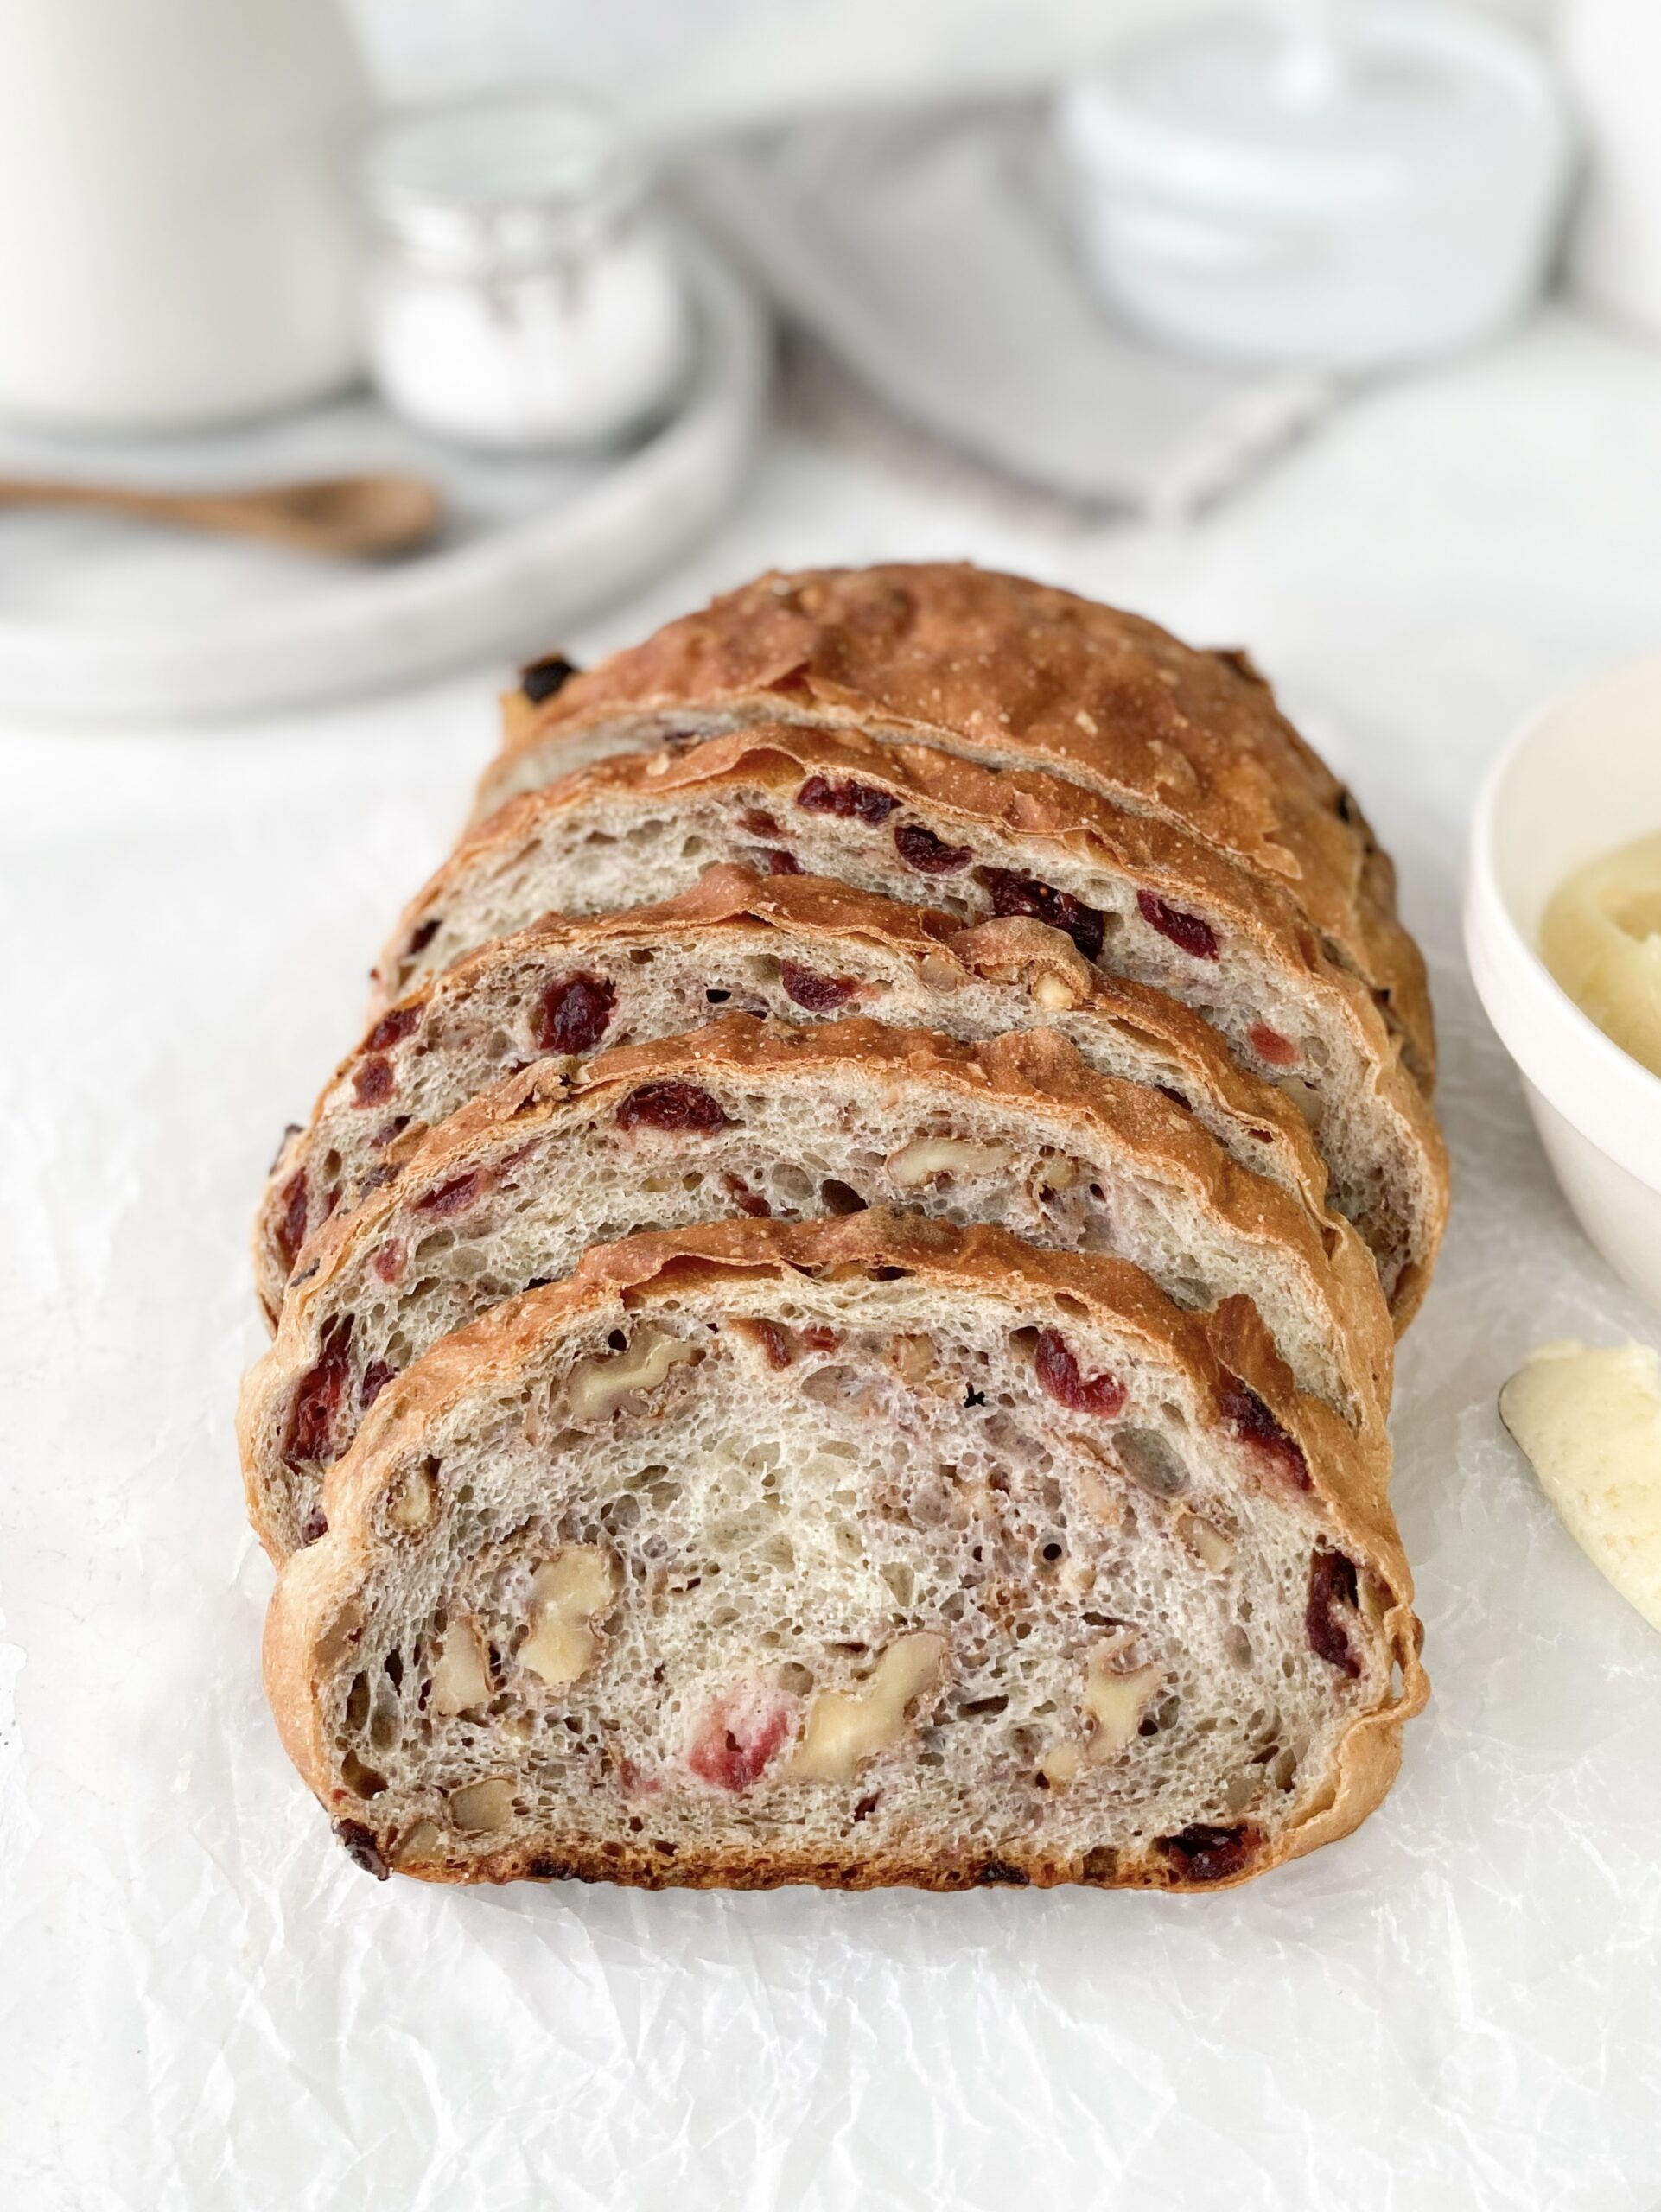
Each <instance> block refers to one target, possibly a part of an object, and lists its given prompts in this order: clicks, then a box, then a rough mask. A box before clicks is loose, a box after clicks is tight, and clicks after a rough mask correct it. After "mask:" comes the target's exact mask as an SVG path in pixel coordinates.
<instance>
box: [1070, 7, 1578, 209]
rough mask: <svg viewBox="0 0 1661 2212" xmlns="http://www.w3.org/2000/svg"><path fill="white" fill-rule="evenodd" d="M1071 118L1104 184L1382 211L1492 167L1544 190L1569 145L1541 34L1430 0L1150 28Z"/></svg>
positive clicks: (1098, 76)
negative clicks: (1535, 37)
mask: <svg viewBox="0 0 1661 2212" xmlns="http://www.w3.org/2000/svg"><path fill="white" fill-rule="evenodd" d="M1300 24H1301V26H1302V28H1301V29H1300V28H1299V27H1298V26H1299V25H1300ZM1058 124H1059V128H1060V131H1061V135H1062V138H1063V142H1064V143H1065V146H1066V150H1067V152H1068V153H1069V155H1070V156H1072V158H1073V160H1074V161H1075V162H1077V163H1078V164H1079V166H1080V167H1081V168H1085V169H1086V170H1088V171H1091V172H1093V173H1094V174H1095V175H1097V176H1098V177H1099V178H1100V180H1101V181H1103V182H1104V183H1108V182H1113V183H1117V184H1119V185H1122V186H1123V185H1136V186H1141V187H1143V188H1147V189H1149V190H1150V191H1154V192H1156V193H1158V194H1160V195H1161V197H1164V198H1168V199H1170V200H1177V201H1181V202H1183V203H1185V204H1187V205H1188V206H1191V207H1193V206H1206V207H1211V206H1222V205H1226V206H1227V207H1229V208H1230V209H1231V210H1232V211H1234V212H1243V211H1244V209H1245V208H1256V209H1258V210H1261V211H1263V212H1270V211H1273V212H1276V213H1295V214H1298V215H1308V213H1310V211H1311V210H1312V209H1319V210H1321V211H1323V213H1325V214H1327V215H1329V216H1330V215H1339V214H1342V213H1345V212H1346V211H1349V212H1354V211H1357V210H1359V209H1365V208H1369V207H1370V208H1372V209H1375V210H1376V209H1378V207H1380V205H1381V204H1383V203H1387V202H1389V201H1391V200H1415V199H1419V200H1422V199H1423V198H1426V197H1435V196H1436V195H1438V194H1442V193H1445V192H1447V191H1448V190H1450V189H1452V190H1458V189H1460V188H1461V186H1464V187H1466V188H1468V186H1469V184H1470V183H1471V182H1472V181H1474V180H1475V179H1477V178H1479V177H1480V178H1481V179H1482V180H1483V181H1484V182H1485V184H1486V187H1487V188H1490V189H1492V188H1496V187H1499V188H1503V185H1504V182H1505V178H1506V176H1507V175H1516V176H1517V177H1518V180H1519V181H1521V182H1523V183H1524V184H1533V183H1535V182H1537V179H1538V176H1539V173H1540V170H1541V168H1542V166H1543V165H1544V164H1549V163H1550V162H1556V161H1558V160H1560V159H1561V157H1562V143H1563V130H1562V119H1561V116H1560V113H1559V110H1558V106H1557V102H1556V97H1555V94H1554V92H1553V89H1552V86H1551V83H1550V78H1549V76H1548V73H1547V71H1546V68H1545V67H1544V65H1543V60H1542V59H1541V57H1540V56H1539V55H1538V54H1537V53H1536V52H1535V51H1534V50H1533V49H1532V48H1530V47H1529V45H1528V44H1527V43H1526V41H1524V40H1523V39H1521V38H1519V37H1518V36H1516V35H1514V34H1512V33H1511V32H1509V31H1507V30H1506V29H1504V28H1503V27H1502V26H1500V25H1499V24H1496V23H1492V22H1486V21H1485V20H1483V19H1482V18H1481V17H1480V16H1475V15H1471V14H1467V13H1464V12H1462V11H1461V10H1459V9H1457V8H1454V7H1447V6H1436V5H1424V4H1420V0H1359V3H1358V4H1352V5H1349V6H1344V7H1333V8H1332V9H1330V10H1322V11H1320V12H1319V13H1317V14H1316V15H1314V16H1311V14H1310V13H1309V11H1308V10H1299V11H1297V13H1296V14H1295V16H1288V15H1282V16H1279V17H1278V18H1277V17H1276V16H1273V15H1266V14H1259V15H1256V16H1246V15H1236V16H1225V17H1221V18H1218V17H1206V16H1201V17H1200V18H1198V19H1189V20H1187V21H1186V22H1183V23H1181V25H1180V26H1176V27H1166V28H1164V29H1157V30H1153V31H1149V32H1146V33H1143V34H1142V35H1140V36H1137V37H1134V38H1132V39H1130V40H1129V41H1126V43H1124V44H1123V46H1122V47H1120V48H1117V50H1116V51H1115V52H1114V53H1112V54H1111V55H1110V56H1109V58H1108V59H1107V60H1106V61H1105V62H1104V64H1102V65H1101V66H1100V67H1099V68H1098V70H1097V71H1096V72H1095V73H1093V74H1092V75H1091V76H1090V77H1089V78H1087V79H1085V80H1083V81H1082V82H1080V83H1079V84H1078V85H1075V86H1072V87H1070V88H1069V89H1068V91H1067V92H1065V93H1064V94H1063V96H1062V99H1061V101H1060V107H1059V111H1058Z"/></svg>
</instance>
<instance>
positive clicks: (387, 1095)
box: [254, 866, 1405, 1326]
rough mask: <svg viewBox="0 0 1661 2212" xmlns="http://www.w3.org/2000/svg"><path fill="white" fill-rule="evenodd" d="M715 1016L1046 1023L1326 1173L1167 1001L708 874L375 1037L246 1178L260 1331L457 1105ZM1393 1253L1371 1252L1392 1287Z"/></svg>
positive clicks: (1062, 967) (533, 947) (1024, 924)
mask: <svg viewBox="0 0 1661 2212" xmlns="http://www.w3.org/2000/svg"><path fill="white" fill-rule="evenodd" d="M721 1008H729V1009H732V1010H735V1011H739V1012H742V1013H749V1014H774V1015H778V1016H780V1017H781V1018H782V1019H784V1020H788V1021H791V1022H792V1023H801V1022H804V1021H811V1020H816V1019H827V1020H831V1019H837V1018H838V1017H841V1016H844V1015H848V1014H869V1015H872V1016H875V1017H876V1018H877V1019H879V1020H885V1021H888V1022H892V1023H894V1024H896V1025H898V1026H900V1027H907V1028H932V1029H936V1030H939V1031H940V1032H941V1033H943V1034H945V1035H946V1036H950V1037H958V1038H962V1039H966V1040H974V1039H986V1038H992V1037H1000V1036H1003V1035H1006V1034H1008V1033H1009V1032H1011V1031H1014V1030H1020V1029H1030V1028H1032V1027H1034V1025H1036V1024H1040V1023H1043V1024H1047V1025H1049V1026H1050V1027H1053V1028H1055V1029H1057V1030H1058V1031H1060V1033H1061V1034H1062V1035H1063V1036H1065V1037H1066V1038H1067V1039H1069V1040H1070V1041H1071V1042H1072V1044H1073V1045H1074V1046H1076V1047H1077V1048H1078V1050H1079V1052H1080V1053H1081V1054H1082V1055H1083V1056H1084V1058H1085V1059H1086V1060H1088V1061H1089V1063H1090V1064H1091V1066H1092V1067H1096V1068H1099V1069H1101V1070H1102V1071H1103V1072H1104V1073H1105V1074H1109V1075H1117V1076H1123V1077H1126V1078H1127V1079H1128V1080H1130V1081H1131V1082H1136V1083H1142V1084H1149V1085H1151V1086H1152V1087H1153V1088H1155V1089H1156V1090H1161V1091H1163V1092H1164V1093H1165V1094H1166V1095H1167V1096H1170V1097H1173V1098H1174V1099H1175V1100H1177V1101H1178V1103H1182V1104H1185V1105H1187V1108H1188V1109H1189V1110H1190V1111H1191V1112H1192V1113H1193V1116H1194V1118H1195V1119H1196V1120H1197V1121H1198V1122H1200V1126H1201V1128H1204V1129H1206V1130H1207V1131H1208V1132H1209V1133H1210V1134H1211V1135H1212V1136H1213V1137H1215V1138H1216V1140H1217V1141H1218V1142H1219V1144H1220V1145H1221V1146H1222V1147H1223V1148H1224V1150H1225V1152H1227V1153H1228V1154H1230V1155H1231V1157H1232V1158H1233V1159H1235V1160H1238V1161H1239V1162H1240V1163H1241V1165H1242V1166H1246V1167H1250V1168H1252V1169H1255V1170H1257V1171H1258V1172H1260V1173H1263V1174H1266V1175H1267V1176H1268V1177H1269V1178H1270V1180H1271V1181H1272V1182H1276V1183H1278V1184H1279V1185H1281V1186H1282V1189H1283V1190H1287V1191H1289V1192H1292V1193H1293V1195H1294V1196H1295V1197H1296V1198H1298V1199H1299V1200H1300V1201H1301V1203H1302V1204H1303V1205H1305V1206H1306V1207H1307V1208H1308V1210H1309V1211H1310V1212H1311V1213H1313V1214H1315V1215H1317V1216H1322V1217H1324V1215H1325V1211H1326V1186H1327V1171H1326V1169H1325V1167H1324V1166H1322V1165H1321V1158H1320V1155H1319V1154H1317V1152H1316V1151H1315V1148H1314V1142H1313V1141H1312V1140H1311V1137H1310V1135H1309V1130H1308V1123H1307V1122H1305V1121H1304V1119H1303V1116H1301V1114H1300V1113H1299V1112H1298V1110H1297V1109H1296V1108H1295V1106H1294V1105H1293V1103H1291V1101H1290V1100H1289V1099H1288V1098H1287V1097H1285V1096H1282V1093H1280V1092H1279V1091H1276V1090H1271V1089H1270V1087H1269V1086H1268V1084H1263V1083H1261V1082H1259V1081H1258V1080H1257V1078H1256V1077H1251V1076H1249V1075H1246V1074H1245V1073H1244V1071H1242V1070H1240V1069H1239V1068H1238V1067H1237V1066H1236V1065H1235V1063H1234V1061H1233V1059H1232V1058H1231V1056H1230V1054H1229V1052H1228V1051H1227V1049H1226V1048H1225V1046H1224V1044H1223V1041H1222V1039H1220V1038H1219V1036H1218V1035H1217V1033H1216V1032H1215V1031H1214V1030H1212V1028H1210V1027H1208V1026H1207V1024H1206V1023H1205V1022H1203V1021H1201V1020H1200V1019H1199V1018H1198V1016H1197V1015H1195V1014H1191V1013H1190V1012H1189V1011H1188V1009H1187V1007H1184V1006H1181V1005H1179V1004H1178V1003H1177V1001H1175V1000H1174V999H1172V998H1169V997H1168V996H1167V995H1166V994H1165V993H1164V992H1162V991H1155V990H1149V989H1148V988H1145V987H1144V986H1143V985H1141V984H1137V983H1130V982H1125V981H1124V980H1123V979H1122V978H1120V977H1117V976H1104V974H1103V973H1102V971H1101V970H1100V969H1098V968H1092V967H1091V964H1090V963H1089V962H1088V961H1086V960H1085V959H1084V958H1083V957H1082V956H1081V955H1080V954H1079V950H1078V949H1077V947H1076V946H1075V945H1074V944H1073V942H1072V938H1068V937H1064V936H1063V935H1062V934H1061V933H1060V931H1058V930H1053V929H1050V928H1048V927H1047V925H1045V924H1043V923H1041V922H1035V921H1029V920H1025V919H1021V918H1018V917H1017V918H1011V919H1009V920H1008V921H1002V922H982V923H980V924H978V925H977V926H975V927H973V928H971V929H964V927H963V925H962V924H961V923H959V922H958V921H957V920H955V919H954V918H952V917H951V915H948V914H939V913H932V912H930V911H929V910H928V909H927V908H926V907H921V906H902V905H901V904H900V903H899V902H898V901H897V900H895V899H879V898H875V897H873V896H872V895H871V894H870V893H867V892H861V891H850V890H849V889H848V888H847V887H845V886H843V885H841V884H837V883H831V882H827V881H825V880H823V879H822V878H819V877H817V876H806V875H799V876H796V875H781V876H769V877H761V876H757V875H755V874H753V873H752V872H751V871H750V870H748V869H746V868H727V867H720V866H717V867H716V868H710V869H709V870H708V871H707V872H706V874H705V875H704V876H703V879H702V880H701V881H700V882H698V883H697V885H695V886H694V887H693V888H692V889H691V890H690V891H689V892H686V893H683V894H682V896H681V897H679V898H678V899H670V900H668V901H667V902H666V903H665V904H664V905H661V906H646V907H633V908H630V909H628V910H627V911H626V912H623V913H621V914H614V915H607V916H601V917H596V918H589V919H587V920H563V919H562V920H553V921H550V922H545V923H543V924H541V925H538V926H534V927H532V928H531V929H530V930H528V931H522V932H520V933H519V935H517V936H514V937H510V938H500V939H493V941H492V942H491V943H490V944H487V945H485V946H484V947H483V948H482V949H481V950H480V951H478V952H477V953H474V954H473V955H472V956H471V957H468V959H465V960H463V961H462V962H461V963H460V964H459V965H458V966H456V967H455V968H451V969H447V970H446V971H445V972H444V973H443V974H442V976H437V977H436V978H433V979H430V980H429V982H426V983H425V984H423V986H421V987H420V988H417V990H415V991H414V992H412V993H410V995H409V996H407V997H405V998H404V999H401V1000H400V1001H398V1004H397V1005H396V1006H394V1007H391V1008H390V1009H389V1010H388V1012H387V1013H386V1014H384V1015H383V1016H382V1017H381V1018H380V1019H379V1020H378V1021H377V1022H376V1023H375V1024H374V1026H373V1027H372V1029H371V1030H370V1031H369V1033H368V1034H367V1035H366V1038H365V1039H363V1041H362V1043H361V1044H360V1046H358V1048H357V1050H356V1051H355V1052H353V1053H351V1054H350V1055H349V1056H348V1058H347V1059H346V1060H345V1061H344V1062H342V1064H341V1065H340V1068H339V1069H338V1070H337V1071H336V1072H335V1074H334V1077H333V1078H332V1080H331V1081H330V1083H329V1084H328V1086H327V1087H326V1089H325V1090H324V1091H323V1093H322V1096H321V1097H320V1098H319V1100H318V1102H317V1104H316V1107H315V1109H314V1110H313V1113H312V1116H311V1120H310V1122H309V1126H307V1127H306V1128H300V1127H299V1126H297V1125H296V1126H295V1127H293V1128H290V1130H289V1132H288V1134H287V1135H286V1137H285V1140H284V1141H283V1147H282V1148H281V1150H280V1151H279V1153H278V1155H277V1163H276V1165H275V1166H274V1168H273V1170H272V1173H271V1175H270V1180H269V1182H268V1183H267V1185H266V1189H265V1193H264V1198H263V1199H262V1201H261V1205H260V1209H259V1215H258V1222H257V1224H256V1227H255V1234H254V1271H255V1280H256V1283H257V1287H258V1292H259V1297H260V1302H261V1305H262V1307H263V1308H264V1313H265V1314H266V1317H267V1319H268V1320H269V1321H270V1323H271V1325H273V1326H275V1325H276V1321H277V1311H278V1308H279V1306H281V1303H282V1298H283V1287H284V1286H285V1285H286V1283H287V1281H288V1279H289V1277H290V1274H292V1273H293V1271H294V1267H295V1263H296V1260H297V1258H298V1255H299V1253H300V1250H301V1248H302V1245H303V1243H304V1242H305V1238H306V1236H307V1234H308V1232H309V1230H313V1229H315V1228H318V1227H321V1224H322V1223H323V1222H324V1221H325V1220H327V1219H328V1218H329V1217H330V1216H331V1215H333V1214H334V1213H335V1212H337V1211H339V1212H349V1211H350V1210H351V1208H352V1207H353V1205H355V1204H356V1202H357V1199H358V1198H359V1196H360V1194H361V1193H362V1192H364V1191H365V1190H370V1189H375V1188H378V1187H379V1186H380V1185H382V1184H384V1183H385V1182H388V1181H390V1180H391V1177H392V1175H393V1174H394V1173H396V1171H397V1169H398V1166H401V1164H402V1163H403V1161H404V1160H406V1159H408V1158H409V1156H410V1154H411V1153H412V1152H413V1151H414V1150H415V1148H416V1147H417V1145H418V1144H419V1143H420V1142H421V1141H422V1139H423V1137H424V1136H425V1135H426V1134H427V1131H428V1130H429V1128H431V1127H433V1126H434V1125H435V1124H436V1123H437V1122H442V1120H443V1119H444V1118H445V1116H447V1115H449V1114H453V1113H454V1112H455V1109H456V1108H457V1107H459V1106H462V1105H465V1104H466V1103H467V1101H468V1099H469V1098H474V1097H476V1096H478V1094H479V1093H480V1091H481V1090H487V1089H488V1088H489V1087H490V1085H491V1084H493V1083H497V1082H500V1080H501V1079H502V1077H505V1076H507V1075H510V1074H513V1073H516V1072H517V1071H519V1069H520V1068H522V1067H525V1066H527V1065H530V1064H531V1062H533V1061H535V1060H537V1059H538V1058H543V1057H544V1056H546V1055H549V1054H550V1053H551V1054H554V1055H557V1056H559V1057H561V1058H564V1059H565V1061H566V1062H567V1064H568V1065H575V1064H576V1062H577V1061H578V1060H581V1059H582V1058H587V1057H589V1055H590V1054H591V1053H592V1052H595V1051H596V1050H598V1049H600V1048H601V1046H604V1047H607V1048H609V1047H612V1046H618V1045H624V1044H631V1043H634V1042H638V1041H641V1040H644V1039H649V1038H653V1037H665V1036H672V1035H674V1034H676V1033H678V1032H680V1031H682V1030H686V1029H693V1028H697V1027H698V1026H699V1025H700V1024H702V1023H703V1022H705V1021H707V1020H709V1019H710V1016H711V1014H714V1013H715V1012H716V1011H717V1010H718V1009H721ZM1404 1256H1405V1255H1389V1259H1390V1261H1393V1262H1395V1267H1394V1268H1393V1269H1392V1271H1393V1272H1394V1271H1398V1270H1399V1266H1400V1262H1401V1261H1402V1259H1403V1258H1404ZM1388 1263H1389V1262H1387V1264H1388Z"/></svg>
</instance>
